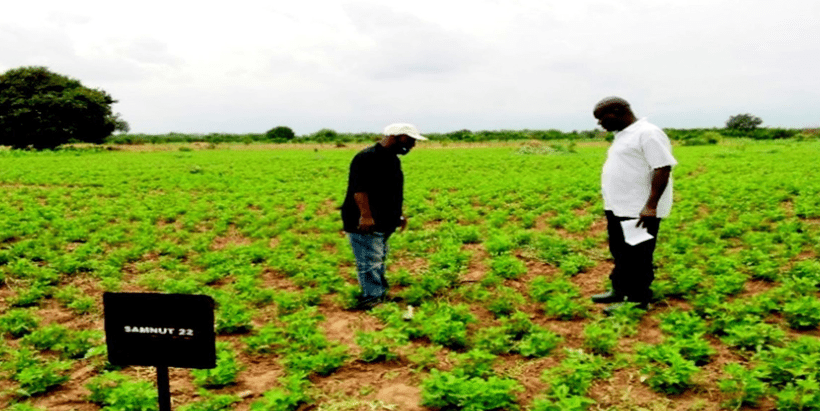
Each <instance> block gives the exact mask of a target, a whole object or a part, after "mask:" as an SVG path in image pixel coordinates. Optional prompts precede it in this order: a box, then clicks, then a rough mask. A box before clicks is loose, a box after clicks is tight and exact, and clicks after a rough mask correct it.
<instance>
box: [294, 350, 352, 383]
mask: <svg viewBox="0 0 820 411" xmlns="http://www.w3.org/2000/svg"><path fill="white" fill-rule="evenodd" d="M348 357H349V354H348V353H347V346H345V345H341V344H327V343H325V344H324V347H323V348H320V349H316V348H311V350H309V351H308V352H304V353H302V352H298V351H293V352H289V353H288V354H287V356H286V357H285V358H284V360H283V363H284V365H285V367H286V368H287V369H288V370H289V371H290V372H292V373H297V374H299V373H301V374H310V373H312V372H315V373H316V374H319V375H322V376H325V375H330V374H331V373H333V372H334V371H336V369H338V368H339V367H341V366H342V364H344V362H345V361H346V360H347V358H348Z"/></svg>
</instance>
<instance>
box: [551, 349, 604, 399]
mask: <svg viewBox="0 0 820 411" xmlns="http://www.w3.org/2000/svg"><path fill="white" fill-rule="evenodd" d="M564 353H565V355H566V357H565V358H564V359H563V360H562V361H561V364H559V365H558V366H557V367H553V368H550V369H547V370H546V371H544V373H543V374H542V375H541V379H542V380H544V382H546V383H547V384H549V388H548V389H547V396H548V397H552V398H555V397H557V396H559V395H560V396H581V395H584V394H586V392H587V390H589V387H590V386H591V385H592V382H593V381H595V380H596V379H601V378H606V377H608V376H609V375H611V371H612V370H611V363H610V362H609V361H606V360H604V359H603V358H602V357H600V356H597V355H594V354H587V353H585V352H584V351H582V350H573V349H565V350H564ZM562 387H563V388H562Z"/></svg>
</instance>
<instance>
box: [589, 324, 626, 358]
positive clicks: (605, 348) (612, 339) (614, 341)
mask: <svg viewBox="0 0 820 411" xmlns="http://www.w3.org/2000/svg"><path fill="white" fill-rule="evenodd" d="M619 334H620V333H619V327H618V326H617V324H615V323H613V322H607V321H597V322H592V323H589V324H587V325H586V326H585V327H584V348H587V349H589V350H590V351H592V352H593V353H595V354H599V355H611V354H612V353H613V350H614V349H615V347H616V346H617V345H618V337H619V336H620V335H619Z"/></svg>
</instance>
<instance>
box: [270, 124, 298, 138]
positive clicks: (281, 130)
mask: <svg viewBox="0 0 820 411" xmlns="http://www.w3.org/2000/svg"><path fill="white" fill-rule="evenodd" d="M265 137H267V138H268V139H269V140H273V141H276V142H285V141H290V140H293V138H294V137H296V134H295V133H294V132H293V130H291V129H290V127H285V126H278V127H274V128H272V129H270V130H268V132H267V133H265Z"/></svg>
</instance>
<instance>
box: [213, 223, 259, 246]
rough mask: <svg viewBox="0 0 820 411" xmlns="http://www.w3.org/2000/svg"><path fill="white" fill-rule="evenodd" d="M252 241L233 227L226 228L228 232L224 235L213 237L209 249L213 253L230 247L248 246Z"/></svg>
mask: <svg viewBox="0 0 820 411" xmlns="http://www.w3.org/2000/svg"><path fill="white" fill-rule="evenodd" d="M251 243H252V241H251V239H250V238H247V237H245V236H244V235H242V233H240V232H239V230H237V229H236V227H235V226H233V225H231V226H229V227H228V232H227V233H225V235H222V236H218V237H215V238H214V239H213V241H212V242H211V249H212V250H214V251H218V250H222V249H225V248H227V247H231V246H240V245H249V244H251Z"/></svg>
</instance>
